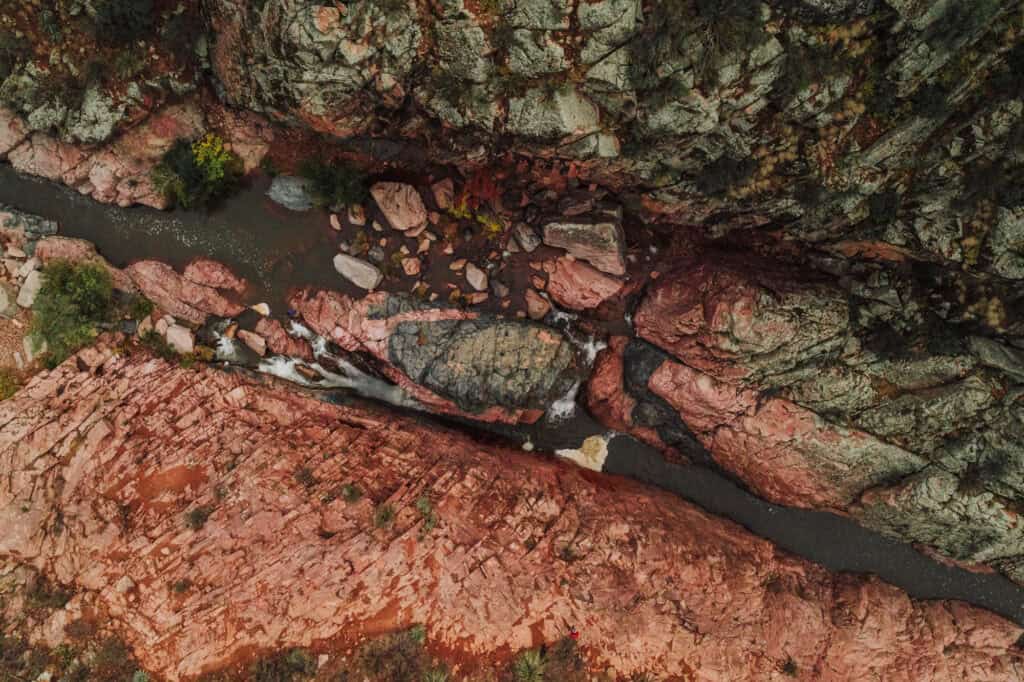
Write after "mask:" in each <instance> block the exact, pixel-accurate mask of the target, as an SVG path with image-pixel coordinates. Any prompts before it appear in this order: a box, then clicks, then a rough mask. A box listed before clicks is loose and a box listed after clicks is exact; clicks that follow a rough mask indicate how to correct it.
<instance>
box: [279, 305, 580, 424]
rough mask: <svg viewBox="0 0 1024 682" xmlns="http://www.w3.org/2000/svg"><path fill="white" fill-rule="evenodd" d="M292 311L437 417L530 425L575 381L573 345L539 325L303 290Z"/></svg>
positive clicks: (576, 367) (577, 375)
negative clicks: (370, 362) (375, 365)
mask: <svg viewBox="0 0 1024 682" xmlns="http://www.w3.org/2000/svg"><path fill="white" fill-rule="evenodd" d="M291 305H292V307H293V308H295V309H296V310H298V311H299V312H300V313H301V315H302V317H303V319H304V320H305V322H306V323H307V324H308V325H309V326H310V327H312V328H313V329H314V330H315V331H316V332H317V333H318V334H320V335H322V336H324V337H326V338H328V339H330V340H332V341H334V342H335V343H337V344H338V345H339V346H341V347H342V348H344V349H346V350H349V351H362V352H366V353H368V354H370V355H372V356H373V357H375V358H377V359H378V360H380V361H382V362H383V363H385V365H384V366H383V370H384V371H385V372H387V373H388V376H389V378H391V379H392V380H393V381H396V382H398V383H400V385H402V386H403V388H406V390H408V391H410V392H411V393H412V394H413V395H414V397H416V399H417V400H420V401H421V402H423V403H424V404H425V405H426V406H428V407H430V408H431V409H434V410H436V411H440V412H450V413H460V414H464V415H467V416H472V417H473V418H476V419H481V420H485V421H527V422H532V421H535V420H536V419H537V418H539V417H540V415H541V414H542V413H543V411H544V410H546V409H547V408H548V407H550V406H551V404H552V403H554V402H555V401H556V400H557V399H559V398H561V397H562V396H564V395H565V394H566V393H567V392H568V391H569V390H570V389H571V388H572V387H573V386H574V385H575V384H576V382H577V381H579V379H580V378H581V377H580V375H581V373H582V369H581V367H580V364H579V361H578V359H577V357H576V350H575V348H574V347H573V345H572V344H571V343H570V342H569V340H568V339H567V338H565V337H564V336H563V335H562V334H561V333H560V332H558V331H556V330H554V329H550V328H548V327H544V326H542V325H538V324H534V323H529V322H522V321H512V320H503V319H500V318H495V317H491V316H488V315H481V314H478V313H472V312H469V311H464V310H459V309H455V308H437V307H432V306H430V305H427V304H421V303H418V302H416V301H414V300H413V299H411V298H408V297H404V296H395V295H391V294H384V293H377V294H372V295H370V296H367V297H366V298H364V299H362V300H359V301H353V300H351V299H349V298H348V297H346V296H342V295H340V294H337V293H334V292H324V291H319V292H311V291H305V292H301V293H300V294H298V295H297V296H295V297H294V298H293V299H292V301H291Z"/></svg>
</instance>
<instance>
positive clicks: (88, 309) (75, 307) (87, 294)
mask: <svg viewBox="0 0 1024 682" xmlns="http://www.w3.org/2000/svg"><path fill="white" fill-rule="evenodd" d="M113 301H114V285H113V282H112V280H111V279H110V273H109V272H107V270H106V268H104V267H103V266H102V265H97V264H95V263H78V264H73V263H70V262H68V261H61V260H58V261H52V262H51V263H49V264H47V265H46V267H45V268H43V285H42V288H40V290H39V294H38V295H37V296H36V301H35V304H34V305H33V306H32V311H33V316H32V325H31V327H30V329H29V333H30V335H31V338H32V341H33V344H34V345H35V347H36V349H39V348H41V347H42V345H43V343H44V342H45V343H46V345H47V346H48V349H47V355H46V362H47V364H48V365H50V366H51V367H55V366H57V365H58V364H60V363H61V362H63V361H64V360H65V359H67V357H68V356H69V355H71V354H72V353H74V352H75V351H77V350H78V349H79V348H81V347H82V346H85V345H86V344H87V343H89V342H90V341H92V339H93V338H95V336H96V334H97V325H98V324H100V323H102V322H109V321H110V318H111V315H112V313H113V311H114V304H113Z"/></svg>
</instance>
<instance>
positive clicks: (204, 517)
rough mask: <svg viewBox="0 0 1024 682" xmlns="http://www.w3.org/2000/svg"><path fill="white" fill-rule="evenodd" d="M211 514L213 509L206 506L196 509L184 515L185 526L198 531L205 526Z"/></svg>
mask: <svg viewBox="0 0 1024 682" xmlns="http://www.w3.org/2000/svg"><path fill="white" fill-rule="evenodd" d="M212 513H213V508H212V507H210V506H208V505H202V506H199V507H196V508H195V509H192V510H190V511H189V512H188V513H187V514H185V524H186V525H187V526H188V527H189V528H191V529H192V530H200V529H201V528H202V527H203V526H205V525H206V522H207V521H208V520H209V518H210V514H212Z"/></svg>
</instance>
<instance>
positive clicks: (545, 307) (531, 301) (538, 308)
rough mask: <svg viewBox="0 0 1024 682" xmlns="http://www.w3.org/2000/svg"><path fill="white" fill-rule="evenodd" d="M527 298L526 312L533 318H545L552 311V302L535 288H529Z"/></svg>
mask: <svg viewBox="0 0 1024 682" xmlns="http://www.w3.org/2000/svg"><path fill="white" fill-rule="evenodd" d="M525 298H526V313H527V314H528V315H529V316H530V319H531V320H540V319H543V318H544V316H545V315H547V314H548V313H549V312H550V311H551V304H550V303H548V301H547V299H545V298H544V297H543V296H541V295H540V294H538V293H537V292H536V291H535V290H533V289H527V290H526V294H525Z"/></svg>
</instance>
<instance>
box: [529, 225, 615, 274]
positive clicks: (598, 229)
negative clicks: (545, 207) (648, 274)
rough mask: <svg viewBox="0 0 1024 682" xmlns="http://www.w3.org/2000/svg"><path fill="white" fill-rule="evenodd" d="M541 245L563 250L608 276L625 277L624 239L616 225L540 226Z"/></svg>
mask: <svg viewBox="0 0 1024 682" xmlns="http://www.w3.org/2000/svg"><path fill="white" fill-rule="evenodd" d="M544 243H545V244H547V245H548V246H554V247H556V248H560V249H565V250H566V251H568V252H569V255H570V256H573V257H575V258H580V259H582V260H585V261H588V262H589V263H590V264H592V265H593V266H594V267H596V268H597V269H598V270H602V271H604V272H607V273H609V274H612V275H624V274H626V260H625V253H624V249H623V245H624V244H625V236H624V235H623V232H622V225H620V224H619V223H617V222H600V223H592V224H591V223H568V222H553V223H548V224H547V225H545V226H544Z"/></svg>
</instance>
